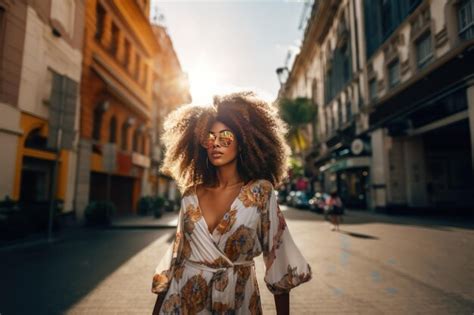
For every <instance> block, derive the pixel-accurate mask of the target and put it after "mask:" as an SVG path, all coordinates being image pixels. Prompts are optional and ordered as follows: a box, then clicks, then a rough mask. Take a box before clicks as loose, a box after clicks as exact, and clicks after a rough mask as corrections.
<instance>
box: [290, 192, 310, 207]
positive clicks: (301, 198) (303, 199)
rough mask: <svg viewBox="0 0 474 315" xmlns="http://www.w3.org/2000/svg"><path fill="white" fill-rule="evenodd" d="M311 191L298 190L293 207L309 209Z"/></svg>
mask: <svg viewBox="0 0 474 315" xmlns="http://www.w3.org/2000/svg"><path fill="white" fill-rule="evenodd" d="M309 199H310V196H309V193H307V192H305V191H296V192H295V195H294V198H293V199H292V201H293V207H295V208H299V209H308V208H309Z"/></svg>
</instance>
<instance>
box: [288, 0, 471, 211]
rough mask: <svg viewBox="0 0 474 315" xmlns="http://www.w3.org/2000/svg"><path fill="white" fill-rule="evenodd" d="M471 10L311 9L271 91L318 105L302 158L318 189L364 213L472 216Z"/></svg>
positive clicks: (398, 6)
mask: <svg viewBox="0 0 474 315" xmlns="http://www.w3.org/2000/svg"><path fill="white" fill-rule="evenodd" d="M473 11H474V1H472V0H463V1H428V0H425V1H421V0H402V1H395V0H388V1H380V2H379V1H354V0H345V1H315V3H314V4H313V11H312V14H311V17H310V18H309V20H308V23H307V26H306V31H305V37H304V40H303V44H302V46H301V52H300V55H299V56H298V57H297V58H296V60H295V62H294V65H293V67H292V69H291V71H290V75H289V79H288V80H287V81H286V83H285V84H284V85H283V86H282V89H281V92H280V94H281V95H287V93H288V91H292V90H293V91H294V90H296V91H298V92H297V93H296V94H297V95H294V93H293V95H291V96H292V97H296V96H300V95H301V93H305V94H304V95H303V96H307V97H309V96H310V97H311V98H312V99H313V100H314V104H315V106H317V107H318V124H317V128H316V129H317V134H318V145H317V147H316V149H314V150H313V151H312V152H308V154H307V155H308V157H309V158H310V159H312V160H308V163H312V166H314V167H315V169H316V170H317V171H316V173H317V177H318V178H319V180H320V184H321V186H322V189H324V190H332V189H336V188H337V189H338V190H339V192H340V193H341V195H342V197H343V198H344V200H345V201H346V204H347V205H348V206H350V207H361V208H369V209H372V210H383V211H390V210H393V209H397V210H400V209H403V210H408V211H415V210H427V209H449V211H454V210H455V209H454V208H460V209H469V208H472V206H473V205H474V200H473V196H474V195H473V194H472V192H473V187H474V181H473V170H474V151H473V149H472V147H473V143H474V99H473V95H474V92H473V89H474V88H473V87H472V85H473V82H474V81H473V80H472V78H473V70H472V69H473V68H472V66H469V64H473V61H474V60H473V58H474V57H473V54H472V51H473V43H474V42H473V38H474V20H473V15H472V12H473ZM297 78H299V79H297ZM301 82H302V83H301ZM295 86H301V87H300V88H295ZM313 157H314V158H313Z"/></svg>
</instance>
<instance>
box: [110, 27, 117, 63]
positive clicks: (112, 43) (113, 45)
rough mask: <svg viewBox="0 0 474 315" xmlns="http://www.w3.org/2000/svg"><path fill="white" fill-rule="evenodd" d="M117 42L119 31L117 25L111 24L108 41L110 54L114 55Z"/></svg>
mask: <svg viewBox="0 0 474 315" xmlns="http://www.w3.org/2000/svg"><path fill="white" fill-rule="evenodd" d="M118 40H119V29H118V27H117V25H115V24H114V23H112V38H111V39H110V52H111V53H112V54H113V55H115V54H116V53H117V48H118Z"/></svg>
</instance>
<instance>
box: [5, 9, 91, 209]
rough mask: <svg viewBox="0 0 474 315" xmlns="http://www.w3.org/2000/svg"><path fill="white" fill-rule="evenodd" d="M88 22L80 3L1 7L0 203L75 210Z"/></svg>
mask: <svg viewBox="0 0 474 315" xmlns="http://www.w3.org/2000/svg"><path fill="white" fill-rule="evenodd" d="M83 16H84V1H83V0H64V1H63V0H45V1H9V0H1V1H0V146H1V147H2V150H3V153H2V161H1V162H0V174H2V175H1V177H0V197H1V199H3V198H4V197H5V196H6V195H8V196H9V197H11V198H13V199H14V200H17V201H20V202H21V203H23V204H29V203H41V202H47V201H48V200H50V199H51V196H52V195H54V198H55V199H58V200H60V201H61V202H62V204H63V207H62V211H63V212H72V211H73V209H74V191H75V177H76V161H77V155H76V146H77V141H76V140H77V139H76V135H77V131H78V127H79V120H78V118H79V116H78V112H79V104H80V103H79V97H78V84H79V81H80V77H81V63H82V39H83V25H84V18H83ZM58 127H60V128H61V129H62V136H61V137H59V138H57V137H56V135H57V134H58V132H57V130H58V129H57V128H58ZM59 140H60V141H59ZM58 143H60V145H61V146H60V150H57V148H58V146H57V144H58ZM56 157H58V164H57V165H58V168H57V177H56V179H57V189H54V188H55V187H54V186H53V185H52V182H53V178H54V175H55V173H54V171H53V170H54V164H55V160H56ZM52 190H54V192H53V191H52Z"/></svg>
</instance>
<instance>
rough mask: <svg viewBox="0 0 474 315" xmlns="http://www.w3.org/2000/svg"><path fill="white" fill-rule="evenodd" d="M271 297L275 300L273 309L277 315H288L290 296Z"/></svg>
mask: <svg viewBox="0 0 474 315" xmlns="http://www.w3.org/2000/svg"><path fill="white" fill-rule="evenodd" d="M273 297H274V299H275V308H276V311H277V315H288V314H290V294H289V293H283V294H275V295H274V296H273Z"/></svg>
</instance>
